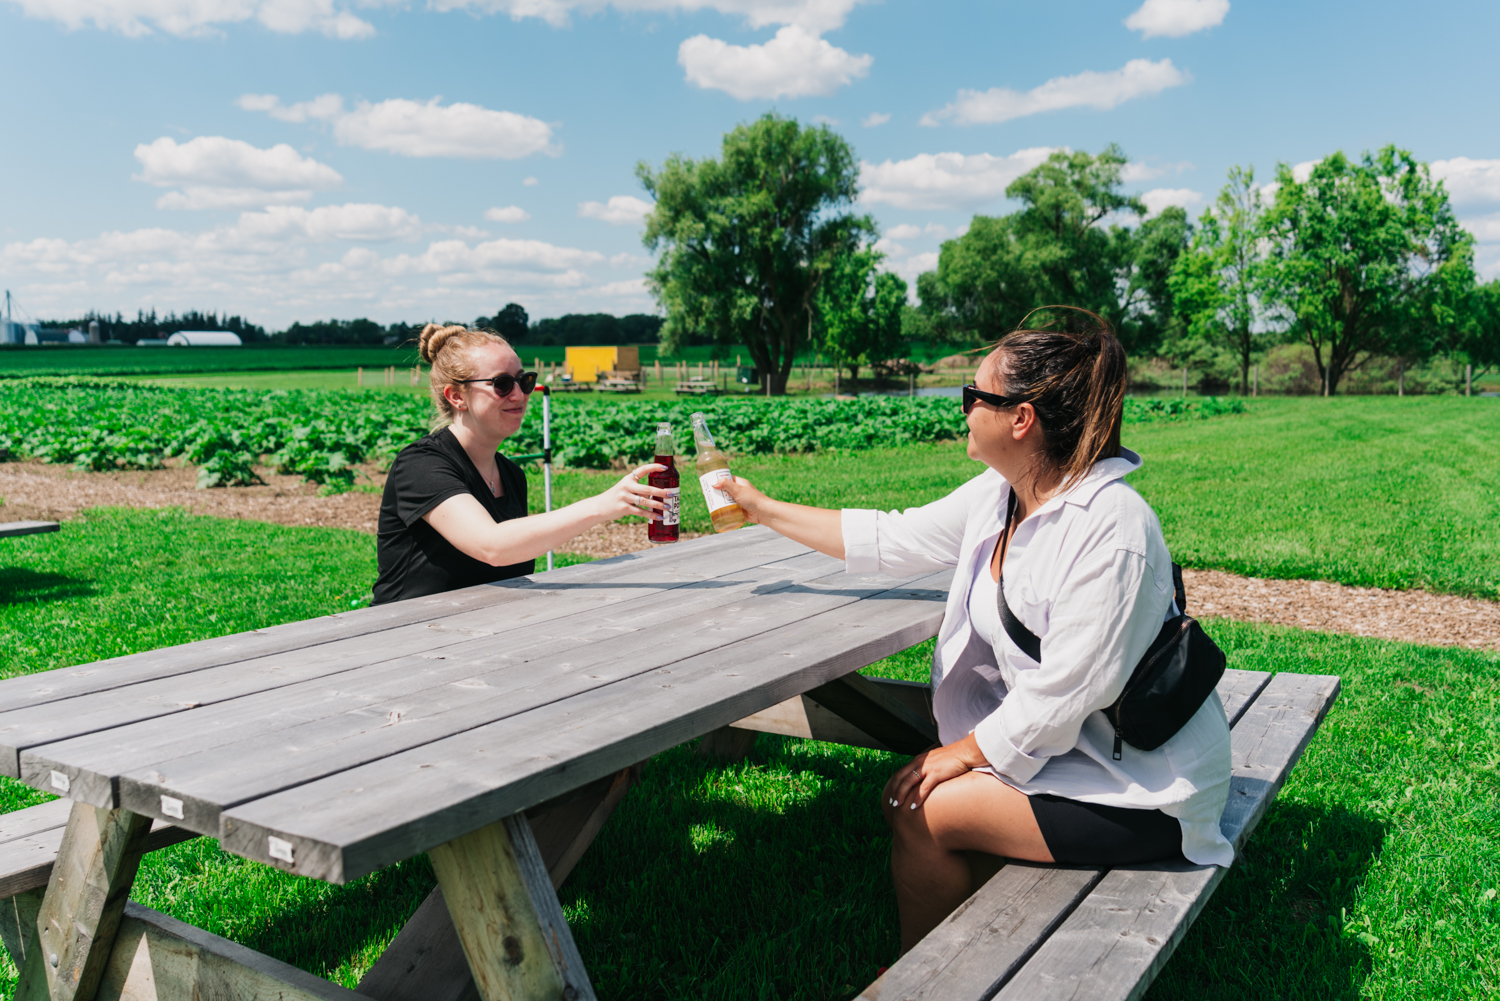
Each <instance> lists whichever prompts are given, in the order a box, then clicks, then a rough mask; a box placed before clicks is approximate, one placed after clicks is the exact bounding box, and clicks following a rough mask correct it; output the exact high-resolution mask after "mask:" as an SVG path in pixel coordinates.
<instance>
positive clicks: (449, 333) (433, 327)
mask: <svg viewBox="0 0 1500 1001" xmlns="http://www.w3.org/2000/svg"><path fill="white" fill-rule="evenodd" d="M468 332H469V331H468V328H467V327H460V326H458V325H457V324H452V325H449V326H443V325H442V324H441V323H429V324H427V326H425V327H423V328H422V339H421V342H420V346H419V348H418V351H419V352H420V353H421V355H422V360H423V361H425V362H426V363H427V364H429V365H431V364H432V362H433V359H435V358H436V357H437V356H438V352H439V351H441V350H443V345H444V344H447V343H448V340H449V339H450V338H451V337H453V336H454V335H455V334H466V333H468Z"/></svg>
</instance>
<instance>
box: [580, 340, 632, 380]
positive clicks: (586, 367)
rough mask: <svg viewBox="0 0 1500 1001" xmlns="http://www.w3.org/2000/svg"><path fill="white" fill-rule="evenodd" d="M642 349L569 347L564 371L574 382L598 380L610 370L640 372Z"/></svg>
mask: <svg viewBox="0 0 1500 1001" xmlns="http://www.w3.org/2000/svg"><path fill="white" fill-rule="evenodd" d="M640 370H641V350H640V348H632V347H609V348H568V354H567V359H566V360H565V361H564V362H563V371H564V372H565V373H566V374H567V375H568V376H569V377H570V378H571V379H572V380H573V381H574V382H598V381H599V378H600V376H602V375H607V374H608V373H610V372H639V371H640Z"/></svg>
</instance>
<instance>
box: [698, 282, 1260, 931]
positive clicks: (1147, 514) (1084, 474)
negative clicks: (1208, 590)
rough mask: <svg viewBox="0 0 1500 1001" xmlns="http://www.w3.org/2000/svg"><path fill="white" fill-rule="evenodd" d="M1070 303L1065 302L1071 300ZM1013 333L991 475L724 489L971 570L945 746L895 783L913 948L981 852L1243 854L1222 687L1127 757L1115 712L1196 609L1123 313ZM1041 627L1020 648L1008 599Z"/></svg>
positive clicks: (979, 425)
mask: <svg viewBox="0 0 1500 1001" xmlns="http://www.w3.org/2000/svg"><path fill="white" fill-rule="evenodd" d="M1054 308H1055V307H1054ZM1071 315H1072V317H1073V318H1074V319H1075V321H1076V319H1077V317H1079V316H1082V317H1084V318H1086V322H1085V324H1084V326H1085V329H1083V330H1078V331H1068V330H1049V329H1029V330H1017V331H1015V332H1014V333H1011V334H1009V335H1007V336H1006V337H1004V338H1003V339H1002V340H1001V341H1000V342H999V343H998V344H997V345H996V346H995V348H994V349H993V350H992V351H991V352H990V353H989V355H988V356H987V357H986V358H985V359H984V362H983V363H982V364H981V366H980V368H979V372H978V374H977V375H976V376H975V380H974V385H972V386H966V387H964V401H963V406H964V413H965V415H966V416H967V420H968V426H969V442H968V453H969V457H970V458H973V459H976V460H978V461H980V462H982V463H984V464H985V465H986V466H988V467H989V469H987V470H986V471H985V472H983V473H981V474H980V475H978V476H976V477H975V478H974V479H972V480H970V481H969V482H968V483H966V484H964V485H963V486H961V487H959V488H958V489H957V490H955V491H954V492H953V493H951V494H949V495H948V496H947V497H944V498H942V499H941V500H938V501H934V502H933V503H931V504H928V505H926V506H924V507H920V508H908V509H907V510H906V511H904V512H895V511H892V512H889V513H887V512H879V511H865V510H853V509H846V510H844V511H831V510H824V509H820V508H811V507H803V506H801V505H797V504H788V503H785V502H782V501H776V500H772V499H771V498H769V497H767V496H765V495H764V494H762V493H761V492H760V491H758V490H756V489H755V488H754V487H753V486H751V485H750V484H749V483H748V482H746V481H744V480H736V481H735V482H734V483H733V484H727V485H726V486H725V488H724V489H725V490H726V491H727V492H729V493H731V494H732V495H733V496H734V498H735V500H736V502H738V503H739V505H740V506H741V507H742V508H744V510H745V513H746V515H747V516H748V517H750V518H751V519H752V520H754V521H757V522H759V523H760V524H763V525H766V526H768V527H769V528H772V529H774V530H775V531H777V532H780V533H781V534H782V535H785V536H787V537H789V538H792V539H796V540H797V541H799V542H803V543H805V544H807V545H809V546H812V547H813V548H815V549H818V550H820V551H822V552H825V553H828V554H829V555H832V556H837V557H839V558H841V559H843V560H845V561H846V564H847V567H848V569H849V571H850V572H853V573H871V572H877V571H878V572H883V573H888V574H892V575H898V576H908V575H911V574H916V573H923V572H933V571H937V570H941V569H944V568H947V567H951V568H954V570H955V573H954V577H953V585H952V589H951V590H950V592H949V595H948V607H947V612H946V614H945V616H944V619H943V625H942V627H941V629H940V631H939V633H938V639H937V650H936V652H935V654H934V656H933V666H932V685H933V712H934V715H935V716H936V717H937V723H938V733H939V739H940V741H941V746H938V747H934V748H933V749H931V750H929V751H927V752H925V753H923V754H920V755H918V756H917V757H916V758H914V759H913V760H912V762H911V763H910V764H909V765H905V766H903V767H902V768H901V769H899V770H898V771H897V772H896V773H895V774H894V775H892V776H891V778H890V781H889V782H887V784H886V787H885V792H884V793H883V796H884V800H883V804H882V805H883V808H884V810H885V815H886V819H887V821H888V822H889V823H890V825H891V829H892V832H893V834H894V841H893V844H892V849H891V870H892V875H893V876H894V878H895V883H896V898H897V902H898V904H899V906H900V910H901V943H902V951H905V950H907V949H909V948H911V947H912V946H913V945H914V944H916V943H917V942H918V941H919V940H920V939H921V938H922V937H923V936H924V935H925V934H927V932H928V931H930V930H931V929H932V928H933V927H934V926H936V925H937V923H938V922H939V921H941V920H942V919H943V918H944V917H946V916H947V915H948V914H949V913H950V912H952V910H953V909H954V908H955V907H957V906H958V905H959V904H960V903H962V902H963V900H964V899H965V898H966V897H967V896H968V895H969V894H970V893H971V892H972V891H973V890H974V889H975V886H974V881H975V879H976V878H977V873H976V870H977V868H978V867H976V870H971V867H970V862H971V861H972V860H973V857H972V856H971V855H970V854H968V853H983V854H984V855H990V856H1003V857H1006V858H1015V859H1027V860H1031V861H1037V862H1067V863H1073V864H1081V865H1102V866H1115V865H1127V864H1132V863H1140V862H1148V861H1154V860H1158V859H1166V858H1178V857H1182V856H1185V857H1186V858H1187V859H1188V860H1190V861H1192V862H1195V863H1200V864H1202V863H1214V864H1218V865H1227V864H1229V862H1230V861H1231V860H1232V858H1233V849H1232V848H1231V847H1230V845H1229V843H1228V841H1226V840H1225V839H1224V837H1223V835H1222V834H1220V833H1219V816H1220V814H1221V813H1223V810H1224V804H1225V801H1226V799H1227V796H1228V791H1229V765H1230V762H1229V725H1228V722H1227V720H1226V718H1225V715H1224V707H1223V704H1222V703H1221V702H1220V701H1219V699H1218V696H1217V695H1211V696H1210V697H1209V698H1208V700H1207V701H1206V702H1205V703H1204V704H1203V706H1202V707H1201V708H1200V709H1199V710H1198V712H1197V714H1196V715H1194V716H1193V717H1192V719H1191V720H1189V721H1188V723H1187V724H1186V725H1185V726H1183V728H1182V729H1181V730H1180V731H1178V733H1177V734H1176V736H1174V737H1172V738H1171V739H1170V740H1168V741H1167V742H1166V743H1165V744H1163V745H1162V746H1160V747H1158V748H1156V749H1155V750H1152V751H1143V750H1140V749H1138V748H1135V747H1130V746H1126V747H1124V748H1123V750H1122V752H1121V753H1120V754H1119V756H1118V760H1117V759H1116V754H1115V733H1114V728H1113V727H1112V726H1111V724H1110V723H1109V721H1108V720H1107V719H1106V717H1105V715H1104V713H1103V712H1101V710H1102V709H1104V708H1105V707H1106V706H1109V705H1110V704H1111V703H1113V702H1114V701H1115V699H1116V698H1118V697H1119V695H1120V692H1121V691H1122V690H1123V688H1124V685H1125V682H1126V680H1127V679H1128V678H1129V677H1130V674H1131V672H1132V671H1133V670H1134V668H1135V666H1136V664H1137V663H1139V661H1140V660H1141V657H1142V655H1143V654H1144V653H1145V652H1146V649H1147V648H1148V647H1149V646H1150V645H1151V643H1152V641H1153V640H1154V639H1156V637H1157V634H1158V632H1159V631H1160V629H1161V627H1162V623H1163V622H1164V621H1165V620H1166V619H1168V618H1171V617H1172V616H1173V615H1175V614H1176V602H1175V599H1174V597H1173V582H1172V560H1171V556H1170V555H1169V554H1168V552H1167V546H1166V542H1165V540H1164V539H1163V537H1162V531H1161V525H1160V523H1159V522H1158V521H1157V518H1156V514H1155V512H1153V511H1152V510H1151V508H1150V506H1149V505H1148V504H1147V503H1146V502H1145V501H1144V500H1143V499H1142V498H1141V496H1140V495H1139V494H1137V493H1136V492H1135V490H1133V489H1132V488H1131V487H1130V486H1129V485H1128V484H1127V483H1126V482H1125V480H1124V477H1125V476H1126V475H1128V474H1130V473H1132V472H1134V471H1135V470H1137V469H1139V468H1140V467H1141V458H1140V456H1138V455H1136V454H1135V453H1134V452H1131V451H1130V450H1129V449H1125V448H1122V447H1121V445H1120V425H1121V418H1122V413H1123V407H1124V397H1125V374H1126V372H1125V368H1126V359H1125V351H1124V349H1123V348H1122V347H1121V345H1120V342H1119V341H1118V340H1117V339H1116V338H1115V336H1114V334H1113V333H1112V332H1111V331H1110V330H1109V328H1108V326H1107V325H1106V324H1105V323H1104V321H1103V320H1101V319H1099V318H1098V317H1097V316H1094V315H1093V314H1091V313H1085V312H1083V311H1081V310H1078V311H1071ZM1002 601H1003V602H1004V603H1005V604H1006V605H1008V606H1009V608H1010V611H1011V613H1012V614H1013V615H1014V616H1015V618H1016V619H1018V620H1019V621H1020V623H1021V624H1022V625H1024V626H1025V627H1026V628H1027V629H1029V630H1030V632H1032V633H1033V634H1035V636H1036V637H1039V638H1040V656H1039V657H1033V656H1032V655H1031V654H1028V653H1027V652H1026V651H1025V650H1023V649H1022V648H1021V647H1020V646H1018V645H1017V643H1016V642H1015V641H1014V640H1012V639H1011V636H1010V635H1009V634H1008V632H1007V630H1006V628H1005V627H1004V625H1003V620H1002V616H1001V612H1000V603H1001V602H1002Z"/></svg>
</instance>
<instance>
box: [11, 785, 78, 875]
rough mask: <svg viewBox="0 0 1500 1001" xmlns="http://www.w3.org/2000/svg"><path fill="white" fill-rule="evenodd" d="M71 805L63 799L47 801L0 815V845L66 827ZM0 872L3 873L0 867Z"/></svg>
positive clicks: (71, 809) (71, 810)
mask: <svg viewBox="0 0 1500 1001" xmlns="http://www.w3.org/2000/svg"><path fill="white" fill-rule="evenodd" d="M72 812H73V804H72V803H70V802H68V801H67V800H65V799H54V800H49V801H48V802H46V803H38V804H37V805H36V806H28V807H26V808H25V809H24V810H12V811H11V812H10V813H0V845H3V844H5V842H7V841H14V840H16V839H17V838H29V837H32V836H33V835H36V834H41V833H42V832H44V831H50V830H52V829H53V828H57V827H67V826H68V815H69V814H71V813H72ZM0 871H4V870H3V867H0Z"/></svg>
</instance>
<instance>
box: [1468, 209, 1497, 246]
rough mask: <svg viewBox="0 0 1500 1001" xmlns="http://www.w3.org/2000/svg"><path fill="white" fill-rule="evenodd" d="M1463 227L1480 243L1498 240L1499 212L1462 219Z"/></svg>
mask: <svg viewBox="0 0 1500 1001" xmlns="http://www.w3.org/2000/svg"><path fill="white" fill-rule="evenodd" d="M1463 227H1464V229H1467V230H1468V231H1469V232H1470V233H1473V234H1474V239H1476V240H1478V241H1479V242H1481V243H1494V242H1496V241H1500V212H1492V213H1490V214H1489V215H1482V216H1478V217H1476V218H1473V219H1465V220H1463Z"/></svg>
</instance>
